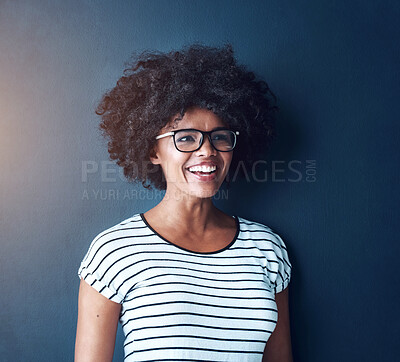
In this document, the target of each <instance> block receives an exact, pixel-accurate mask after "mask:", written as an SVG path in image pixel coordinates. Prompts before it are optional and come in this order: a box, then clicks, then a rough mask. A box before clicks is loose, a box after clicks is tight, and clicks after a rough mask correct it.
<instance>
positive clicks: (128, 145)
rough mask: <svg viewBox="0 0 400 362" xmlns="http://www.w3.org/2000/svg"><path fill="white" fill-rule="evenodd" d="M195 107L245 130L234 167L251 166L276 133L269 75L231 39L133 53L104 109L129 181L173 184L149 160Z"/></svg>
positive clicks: (106, 130) (105, 127) (112, 147)
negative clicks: (162, 135) (236, 50)
mask: <svg viewBox="0 0 400 362" xmlns="http://www.w3.org/2000/svg"><path fill="white" fill-rule="evenodd" d="M192 107H199V108H204V109H208V110H210V111H212V112H213V113H214V114H215V115H217V116H218V117H219V118H221V120H223V121H224V122H225V123H226V124H227V125H228V127H230V128H231V129H233V130H236V131H239V132H240V135H239V138H238V141H237V145H236V148H235V150H234V152H233V159H232V163H231V168H230V169H231V170H232V169H236V168H237V166H238V165H239V163H240V162H242V163H244V165H243V166H244V167H246V166H248V165H250V164H251V163H252V162H253V161H254V160H255V159H256V158H257V156H260V155H261V154H264V153H265V150H266V149H268V148H269V145H270V143H271V141H272V139H273V138H274V137H275V113H276V110H277V106H276V97H275V95H274V94H273V93H272V92H271V91H270V89H269V87H268V84H267V83H266V82H265V81H263V80H257V79H256V76H255V75H254V73H253V72H250V71H248V70H246V68H245V67H244V66H243V65H238V64H237V62H236V60H235V57H234V54H233V49H232V46H231V45H230V44H227V45H225V46H223V47H221V48H216V47H209V46H204V45H200V44H194V45H191V46H186V47H184V48H183V49H182V50H180V51H171V52H169V53H161V52H148V51H146V52H143V53H141V54H139V55H138V56H136V57H134V58H133V60H132V61H131V62H130V63H129V64H128V68H127V69H125V71H124V73H123V76H122V77H121V78H120V79H119V80H118V81H117V85H116V86H115V87H114V88H113V89H111V90H110V91H109V92H107V93H106V94H105V95H104V96H103V98H102V100H101V102H100V103H99V105H98V107H97V109H96V113H97V114H98V115H100V116H101V118H102V121H101V124H100V128H101V130H102V132H103V135H104V136H105V137H106V138H108V140H109V142H108V151H109V153H110V158H111V159H112V160H116V161H117V164H118V165H119V166H121V167H123V170H124V175H125V176H126V177H127V178H128V180H130V181H137V182H141V183H142V185H143V186H144V187H146V188H151V185H153V186H154V187H156V188H157V189H160V190H165V189H166V182H165V178H164V175H163V173H162V169H161V167H160V166H159V165H152V164H151V163H150V162H149V160H150V153H151V150H152V149H153V147H154V145H155V142H156V140H155V137H156V135H157V134H158V133H159V131H160V130H161V129H162V128H163V127H164V126H165V125H166V124H167V123H168V122H170V121H171V120H172V118H173V117H174V116H175V115H177V114H180V115H181V117H183V115H184V114H185V111H186V110H188V109H189V108H192ZM149 165H150V169H149V167H148V166H149ZM228 177H229V176H228Z"/></svg>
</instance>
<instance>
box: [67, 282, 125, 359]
mask: <svg viewBox="0 0 400 362" xmlns="http://www.w3.org/2000/svg"><path fill="white" fill-rule="evenodd" d="M120 310H121V305H120V304H118V303H115V302H113V301H111V300H109V299H107V298H106V297H104V296H103V295H101V294H100V293H99V292H98V291H97V290H95V289H94V288H92V287H91V286H90V285H89V284H87V283H86V282H85V281H84V280H82V279H81V284H80V288H79V301H78V327H77V330H76V341H75V362H110V361H112V357H113V354H114V346H115V336H116V333H117V326H118V318H119V313H120Z"/></svg>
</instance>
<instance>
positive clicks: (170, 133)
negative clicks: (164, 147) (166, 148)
mask: <svg viewBox="0 0 400 362" xmlns="http://www.w3.org/2000/svg"><path fill="white" fill-rule="evenodd" d="M181 131H196V132H200V133H201V139H200V144H199V147H197V148H196V149H195V150H193V151H182V150H180V149H179V148H178V147H177V145H176V140H175V135H176V134H177V133H178V132H181ZM218 131H229V132H232V134H233V135H234V143H233V146H232V149H230V150H229V151H221V150H219V149H217V148H216V147H215V146H214V144H213V141H212V139H211V134H212V133H214V132H218ZM204 135H206V136H207V137H208V140H209V141H210V144H211V146H212V147H213V148H214V149H215V150H216V151H218V152H232V151H233V149H234V148H235V146H236V139H237V138H236V136H238V135H239V131H232V130H231V129H228V128H218V129H213V130H212V131H200V130H199V129H195V128H184V129H177V130H174V131H170V132H167V133H163V134H161V135H159V136H157V137H156V140H159V139H160V138H164V137H168V136H173V139H174V145H175V148H176V149H177V151H179V152H184V153H191V152H196V151H198V150H199V149H200V148H201V146H203V143H204Z"/></svg>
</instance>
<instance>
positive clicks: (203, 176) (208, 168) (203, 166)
mask: <svg viewBox="0 0 400 362" xmlns="http://www.w3.org/2000/svg"><path fill="white" fill-rule="evenodd" d="M186 169H187V170H188V171H189V172H190V173H191V174H192V175H193V176H194V177H195V178H196V179H198V180H200V181H212V180H214V179H215V178H216V171H217V169H218V167H217V165H216V164H215V163H210V162H201V163H199V164H196V165H192V166H189V167H187V168H186Z"/></svg>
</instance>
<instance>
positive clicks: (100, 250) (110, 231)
mask: <svg viewBox="0 0 400 362" xmlns="http://www.w3.org/2000/svg"><path fill="white" fill-rule="evenodd" d="M146 229H147V227H146V225H145V224H144V223H143V220H142V218H141V216H140V214H135V215H133V216H132V217H130V218H128V219H125V220H123V221H121V222H119V223H118V224H116V225H113V226H111V227H109V228H107V229H105V230H104V231H102V232H100V233H99V234H97V235H96V236H95V238H94V239H93V240H92V242H91V244H90V246H89V250H88V251H87V253H86V255H85V258H84V259H83V261H86V260H87V259H88V258H91V259H93V258H95V257H96V256H97V255H98V254H100V255H103V254H104V253H109V252H110V251H112V250H115V249H117V248H119V247H121V245H123V244H126V243H127V242H131V241H132V238H135V236H139V235H145V233H146ZM129 239H130V240H129Z"/></svg>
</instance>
